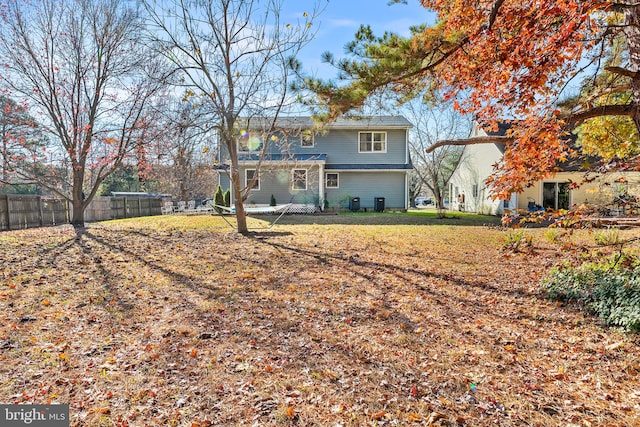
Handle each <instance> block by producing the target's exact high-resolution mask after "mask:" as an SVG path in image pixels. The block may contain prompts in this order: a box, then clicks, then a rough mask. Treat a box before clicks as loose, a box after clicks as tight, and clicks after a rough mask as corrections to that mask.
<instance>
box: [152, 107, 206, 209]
mask: <svg viewBox="0 0 640 427" xmlns="http://www.w3.org/2000/svg"><path fill="white" fill-rule="evenodd" d="M207 119H208V114H206V112H204V111H203V109H202V108H201V107H199V106H196V107H194V106H193V104H192V103H190V102H178V101H177V100H175V102H170V103H166V104H165V105H163V106H162V108H161V111H160V112H159V123H160V126H161V131H160V132H159V135H158V138H155V139H154V143H153V144H152V145H151V147H149V149H148V151H147V153H146V154H147V156H146V157H147V160H146V161H145V168H144V169H145V173H144V175H145V177H146V178H150V179H152V180H153V181H155V182H157V185H158V189H160V190H161V191H162V192H163V193H170V194H173V195H176V196H177V197H178V198H179V199H180V200H189V199H193V198H196V197H212V196H213V193H214V190H215V186H216V185H217V180H216V177H217V174H216V173H215V171H214V170H213V168H212V167H211V165H212V164H213V163H214V162H215V160H216V159H217V142H216V141H215V134H214V131H213V129H212V126H211V124H210V123H209V121H208V120H207Z"/></svg>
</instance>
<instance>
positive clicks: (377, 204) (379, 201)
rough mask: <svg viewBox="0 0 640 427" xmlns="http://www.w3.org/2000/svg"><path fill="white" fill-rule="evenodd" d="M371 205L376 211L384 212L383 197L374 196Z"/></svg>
mask: <svg viewBox="0 0 640 427" xmlns="http://www.w3.org/2000/svg"><path fill="white" fill-rule="evenodd" d="M373 206H374V210H375V211H376V212H384V197H376V198H375V199H374V203H373Z"/></svg>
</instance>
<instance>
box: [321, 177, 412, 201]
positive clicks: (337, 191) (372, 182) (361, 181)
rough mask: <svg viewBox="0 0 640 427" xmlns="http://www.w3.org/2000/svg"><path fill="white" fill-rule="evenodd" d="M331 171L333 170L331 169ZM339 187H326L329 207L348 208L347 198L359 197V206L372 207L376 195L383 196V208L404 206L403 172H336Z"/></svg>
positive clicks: (404, 182)
mask: <svg viewBox="0 0 640 427" xmlns="http://www.w3.org/2000/svg"><path fill="white" fill-rule="evenodd" d="M332 172H333V171H332ZM338 173H339V188H327V190H326V198H327V201H328V202H329V207H330V208H348V207H349V200H350V199H351V198H353V197H359V198H360V207H361V208H367V209H373V208H374V206H375V205H374V203H375V201H374V199H375V198H376V197H384V198H385V209H389V208H391V209H405V208H406V197H405V196H406V187H405V185H406V180H405V176H406V174H405V172H404V171H402V172H395V171H393V172H386V171H371V172H368V171H367V172H361V171H353V172H338Z"/></svg>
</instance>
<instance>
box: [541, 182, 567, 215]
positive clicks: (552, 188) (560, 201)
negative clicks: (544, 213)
mask: <svg viewBox="0 0 640 427" xmlns="http://www.w3.org/2000/svg"><path fill="white" fill-rule="evenodd" d="M569 194H570V189H569V183H567V182H545V183H543V184H542V206H543V207H544V208H545V209H569Z"/></svg>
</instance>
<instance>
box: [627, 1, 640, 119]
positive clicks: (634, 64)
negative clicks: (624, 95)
mask: <svg viewBox="0 0 640 427" xmlns="http://www.w3.org/2000/svg"><path fill="white" fill-rule="evenodd" d="M625 24H626V25H625V29H624V32H625V35H626V38H627V46H628V47H629V69H630V71H632V72H635V73H638V71H640V6H637V5H629V6H626V7H625ZM631 91H632V96H633V105H634V106H635V111H634V112H633V115H632V116H631V118H632V119H633V122H634V123H635V125H636V128H637V129H638V131H640V76H639V75H638V74H636V76H635V77H632V79H631Z"/></svg>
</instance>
